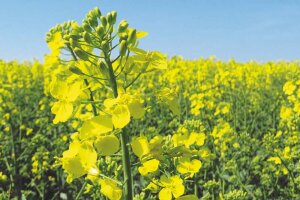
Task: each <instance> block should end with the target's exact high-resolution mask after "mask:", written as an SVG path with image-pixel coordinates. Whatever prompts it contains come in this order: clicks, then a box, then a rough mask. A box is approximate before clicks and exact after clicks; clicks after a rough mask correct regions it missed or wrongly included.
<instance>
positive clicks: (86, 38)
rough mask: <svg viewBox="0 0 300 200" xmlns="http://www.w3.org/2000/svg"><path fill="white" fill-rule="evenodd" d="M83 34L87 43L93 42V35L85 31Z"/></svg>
mask: <svg viewBox="0 0 300 200" xmlns="http://www.w3.org/2000/svg"><path fill="white" fill-rule="evenodd" d="M82 36H83V39H84V41H85V42H86V43H92V38H91V36H90V34H89V33H88V32H85V31H84V32H83V34H82Z"/></svg>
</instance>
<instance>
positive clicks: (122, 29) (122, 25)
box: [118, 20, 128, 33]
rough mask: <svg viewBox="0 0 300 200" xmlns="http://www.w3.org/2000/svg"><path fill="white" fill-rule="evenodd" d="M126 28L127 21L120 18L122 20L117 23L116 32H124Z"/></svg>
mask: <svg viewBox="0 0 300 200" xmlns="http://www.w3.org/2000/svg"><path fill="white" fill-rule="evenodd" d="M127 28H128V23H127V21H125V20H122V21H121V22H120V24H119V27H118V32H119V33H122V32H124V31H126V29H127Z"/></svg>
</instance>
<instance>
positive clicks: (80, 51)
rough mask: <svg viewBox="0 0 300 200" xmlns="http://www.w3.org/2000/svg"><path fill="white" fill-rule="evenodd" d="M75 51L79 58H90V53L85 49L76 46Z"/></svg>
mask: <svg viewBox="0 0 300 200" xmlns="http://www.w3.org/2000/svg"><path fill="white" fill-rule="evenodd" d="M74 53H75V54H76V56H78V58H80V59H82V60H85V61H86V60H89V56H88V54H87V53H85V52H84V51H83V50H81V49H79V48H78V47H75V49H74Z"/></svg>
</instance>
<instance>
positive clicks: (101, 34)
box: [96, 25, 105, 38]
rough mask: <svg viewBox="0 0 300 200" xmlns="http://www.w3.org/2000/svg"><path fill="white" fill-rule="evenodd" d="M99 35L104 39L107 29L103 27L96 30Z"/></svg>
mask: <svg viewBox="0 0 300 200" xmlns="http://www.w3.org/2000/svg"><path fill="white" fill-rule="evenodd" d="M96 32H97V34H98V35H99V36H100V37H101V38H102V37H103V36H104V34H105V28H104V27H103V26H102V25H101V26H98V27H97V28H96Z"/></svg>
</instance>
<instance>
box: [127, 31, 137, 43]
mask: <svg viewBox="0 0 300 200" xmlns="http://www.w3.org/2000/svg"><path fill="white" fill-rule="evenodd" d="M127 42H128V43H129V44H134V43H135V42H136V30H135V29H132V30H130V31H129V34H128V39H127Z"/></svg>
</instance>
